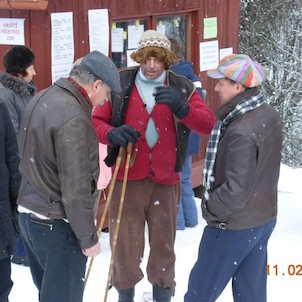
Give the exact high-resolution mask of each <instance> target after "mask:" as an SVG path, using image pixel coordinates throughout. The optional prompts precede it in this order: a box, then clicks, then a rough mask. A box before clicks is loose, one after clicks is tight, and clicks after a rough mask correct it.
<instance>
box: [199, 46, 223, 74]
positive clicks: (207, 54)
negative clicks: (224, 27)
mask: <svg viewBox="0 0 302 302" xmlns="http://www.w3.org/2000/svg"><path fill="white" fill-rule="evenodd" d="M199 51H200V71H206V70H209V69H213V68H216V67H217V66H218V61H219V58H218V40H215V41H210V42H201V43H200V44H199Z"/></svg>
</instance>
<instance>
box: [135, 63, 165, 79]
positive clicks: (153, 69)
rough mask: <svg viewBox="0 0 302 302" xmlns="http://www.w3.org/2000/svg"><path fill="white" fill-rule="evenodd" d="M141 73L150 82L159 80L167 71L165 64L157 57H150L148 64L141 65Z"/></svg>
mask: <svg viewBox="0 0 302 302" xmlns="http://www.w3.org/2000/svg"><path fill="white" fill-rule="evenodd" d="M140 67H141V71H142V73H143V75H144V76H145V77H146V78H147V79H148V80H154V79H156V78H158V77H159V76H160V75H161V74H162V73H163V71H164V70H165V64H164V63H163V62H160V61H159V60H158V59H157V58H155V57H149V58H148V59H147V61H146V62H144V63H140Z"/></svg>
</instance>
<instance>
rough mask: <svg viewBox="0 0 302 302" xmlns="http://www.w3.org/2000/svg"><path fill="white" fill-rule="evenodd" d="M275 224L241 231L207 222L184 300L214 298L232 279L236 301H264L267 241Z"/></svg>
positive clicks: (208, 300)
mask: <svg viewBox="0 0 302 302" xmlns="http://www.w3.org/2000/svg"><path fill="white" fill-rule="evenodd" d="M275 224H276V219H273V220H272V221H270V222H268V223H266V224H264V225H263V226H260V227H257V228H253V229H247V230H239V231H231V230H221V229H217V228H213V227H210V226H206V227H205V229H204V233H203V236H202V239H201V242H200V246H199V252H198V259H197V262H196V263H195V265H194V267H193V269H192V271H191V273H190V278H189V285H188V291H187V293H186V294H185V298H184V302H202V301H204V302H214V301H216V300H217V298H218V297H219V296H220V294H221V293H222V291H223V290H224V288H225V287H226V285H227V284H228V282H229V280H230V279H232V289H233V298H234V301H235V302H265V301H266V279H267V271H266V265H267V242H268V239H269V237H270V235H271V233H272V231H273V229H274V226H275Z"/></svg>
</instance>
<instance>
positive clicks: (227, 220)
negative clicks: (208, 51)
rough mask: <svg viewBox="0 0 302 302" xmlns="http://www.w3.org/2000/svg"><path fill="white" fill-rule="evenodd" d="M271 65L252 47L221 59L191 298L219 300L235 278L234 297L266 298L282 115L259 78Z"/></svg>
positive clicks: (249, 301) (215, 73) (260, 301)
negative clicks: (253, 53)
mask: <svg viewBox="0 0 302 302" xmlns="http://www.w3.org/2000/svg"><path fill="white" fill-rule="evenodd" d="M267 74H268V72H267V70H266V69H264V68H263V67H261V66H260V65H259V63H257V62H255V61H253V60H251V58H250V57H248V56H247V55H231V56H228V57H226V58H224V59H222V60H221V62H220V63H219V65H218V68H217V69H215V70H211V71H208V75H209V76H210V77H212V78H216V79H218V83H217V85H216V86H215V91H216V92H218V95H219V98H220V100H221V105H222V107H221V108H220V109H219V110H218V111H217V112H216V116H217V123H216V125H215V127H214V129H213V130H212V133H211V137H210V140H209V144H208V148H207V153H206V159H205V164H204V181H203V185H204V187H205V194H204V196H203V198H202V212H203V217H204V218H205V219H206V221H207V223H208V225H207V226H206V227H205V230H204V233H203V237H202V240H201V243H200V248H199V253H198V260H197V262H196V263H195V265H194V267H193V269H192V271H191V274H190V279H189V286H188V292H187V293H186V295H185V299H184V301H185V302H197V301H198V302H199V301H207V302H214V301H216V299H217V298H218V297H219V295H220V294H221V293H222V291H223V289H224V288H225V286H226V285H227V284H228V282H229V281H230V279H232V285H233V297H234V301H238V302H239V301H244V302H255V301H257V302H265V301H266V276H267V272H266V264H267V263H266V260H267V243H268V239H269V237H270V235H271V233H272V231H273V229H274V226H275V223H276V216H277V184H278V178H279V169H280V160H281V145H282V138H281V133H282V130H281V119H280V117H279V114H278V113H277V111H276V110H275V109H274V108H273V107H272V106H270V105H269V104H267V103H265V102H264V99H263V95H262V93H261V92H260V91H259V90H258V88H257V86H259V85H260V84H261V83H262V82H263V81H264V80H265V79H266V76H267Z"/></svg>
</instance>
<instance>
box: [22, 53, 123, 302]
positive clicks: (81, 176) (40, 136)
mask: <svg viewBox="0 0 302 302" xmlns="http://www.w3.org/2000/svg"><path fill="white" fill-rule="evenodd" d="M120 89H121V88H120V81H119V74H118V71H117V69H116V67H115V65H114V64H113V62H112V61H111V60H110V59H109V58H107V57H106V56H105V55H103V54H101V53H100V52H98V51H93V52H91V53H89V54H88V55H86V56H85V57H84V58H82V59H81V60H79V61H77V64H75V65H74V67H73V69H72V70H71V72H70V77H69V78H67V79H65V78H64V79H63V78H62V79H59V80H58V81H56V82H55V83H54V85H53V86H51V87H50V88H48V89H45V90H43V91H41V92H40V93H38V94H37V95H36V96H35V97H34V98H33V99H32V100H31V101H30V103H29V104H28V106H27V108H26V110H25V111H24V114H23V116H22V120H21V127H20V129H21V130H20V155H21V163H20V172H21V174H22V181H21V186H20V191H19V196H18V204H19V206H18V211H19V212H20V215H19V222H20V228H21V232H22V234H23V236H24V240H25V248H26V252H27V256H28V260H29V265H30V269H31V273H32V277H33V280H34V283H35V285H36V286H37V288H38V290H39V299H40V301H42V302H52V301H56V302H80V301H82V297H83V280H84V277H85V267H86V261H87V257H88V256H96V255H98V254H99V252H100V244H99V242H98V237H97V229H96V225H95V208H96V204H97V202H98V192H97V179H98V173H99V165H98V143H97V140H96V136H95V132H94V129H93V127H92V124H91V112H92V108H93V107H95V106H97V105H99V104H102V103H104V102H105V101H107V99H108V97H109V94H110V91H111V90H113V91H114V92H119V91H120Z"/></svg>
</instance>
